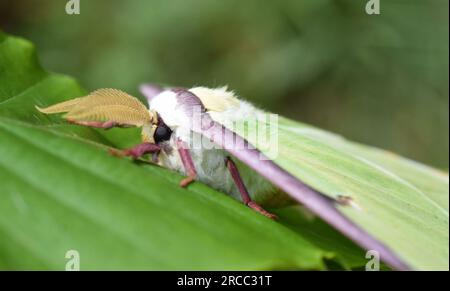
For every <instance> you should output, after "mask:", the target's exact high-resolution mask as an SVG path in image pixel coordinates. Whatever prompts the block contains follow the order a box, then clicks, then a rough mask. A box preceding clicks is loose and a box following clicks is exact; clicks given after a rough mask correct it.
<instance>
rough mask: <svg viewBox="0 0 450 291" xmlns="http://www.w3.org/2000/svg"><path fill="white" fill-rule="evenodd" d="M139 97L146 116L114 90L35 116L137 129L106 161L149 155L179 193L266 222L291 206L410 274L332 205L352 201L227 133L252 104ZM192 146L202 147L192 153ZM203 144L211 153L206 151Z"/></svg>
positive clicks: (155, 90) (224, 96) (158, 92)
mask: <svg viewBox="0 0 450 291" xmlns="http://www.w3.org/2000/svg"><path fill="white" fill-rule="evenodd" d="M141 92H142V93H143V95H144V96H145V97H146V98H147V100H148V103H149V108H147V107H146V106H145V105H144V104H143V103H141V102H140V101H139V100H138V99H137V98H135V97H133V96H131V95H129V94H127V93H125V92H122V91H120V90H116V89H99V90H96V91H94V92H92V93H90V94H89V95H87V96H84V97H79V98H75V99H72V100H69V101H65V102H61V103H58V104H54V105H51V106H49V107H46V108H39V107H37V109H38V110H39V111H40V112H42V113H45V114H54V113H65V115H64V118H65V119H66V120H67V121H69V122H71V123H74V124H78V125H83V126H89V127H97V128H104V129H108V128H112V127H140V128H141V129H142V130H141V136H142V143H141V144H138V145H136V146H134V147H132V148H129V149H125V150H112V151H111V153H112V154H114V155H118V156H131V157H133V158H135V159H137V158H140V157H142V156H143V155H145V154H152V159H153V161H154V162H156V163H158V164H160V165H162V166H164V167H167V168H170V169H173V170H175V171H178V172H180V173H182V174H184V175H186V178H184V179H183V180H181V181H180V186H181V187H187V186H188V185H189V184H190V183H192V182H194V181H195V180H199V181H201V182H204V183H206V184H208V185H210V186H211V187H213V188H216V189H218V190H220V191H222V192H225V193H227V194H229V195H231V196H233V197H235V198H237V199H238V200H241V201H242V202H243V203H244V204H245V205H247V206H248V207H250V208H252V209H254V210H255V211H256V212H258V213H260V214H262V215H264V216H266V217H268V218H270V219H276V216H275V215H274V214H272V213H270V212H268V211H267V210H266V209H265V208H264V206H265V205H271V206H278V205H283V204H286V203H290V202H292V201H296V202H298V203H301V204H302V205H304V206H305V207H306V208H308V209H309V210H311V211H312V212H314V213H315V214H316V215H317V216H319V217H321V218H322V219H323V220H324V221H326V222H327V223H329V224H330V225H332V226H333V227H335V228H336V229H337V230H339V231H340V232H342V233H343V234H344V235H346V236H347V237H348V238H350V239H351V240H353V241H354V242H356V243H357V244H359V245H360V246H361V247H363V248H365V249H367V250H376V251H377V252H378V253H379V254H380V257H381V259H382V260H383V261H384V262H385V263H386V264H388V265H390V266H391V267H392V268H394V269H397V270H407V269H409V266H408V265H407V264H406V263H405V262H404V261H403V260H402V259H400V258H399V257H398V256H397V255H396V253H394V252H393V251H392V250H391V249H390V248H389V247H387V246H386V245H385V244H383V243H382V242H380V241H379V240H377V239H375V238H374V237H373V236H371V235H370V234H369V233H368V232H366V231H365V230H363V229H362V228H361V227H359V226H358V225H356V224H355V223H353V222H352V221H351V220H349V219H348V218H347V217H346V216H344V215H343V214H342V213H341V212H340V211H338V209H337V205H350V206H351V205H352V200H351V198H349V197H346V196H342V197H338V198H337V199H332V198H330V197H328V196H326V195H323V194H322V193H320V192H319V191H317V190H315V189H314V188H312V187H310V186H308V185H307V184H306V183H304V182H302V181H301V180H300V179H298V178H297V177H295V176H293V175H292V174H291V173H290V172H289V171H287V170H285V169H283V168H282V167H280V166H279V165H277V164H276V163H274V161H273V160H271V158H270V157H268V156H267V155H265V154H263V153H262V152H261V151H260V150H259V149H258V148H256V147H255V146H254V145H252V143H250V142H249V141H248V140H246V139H245V138H244V137H242V136H241V135H239V134H237V133H236V132H234V131H233V130H231V129H230V128H229V127H227V126H225V123H228V122H231V123H232V121H233V120H239V119H242V117H243V116H247V117H248V116H253V115H258V114H260V113H261V112H262V111H261V110H259V109H257V108H256V107H255V106H253V105H252V104H250V103H248V102H246V101H243V100H241V99H239V98H238V97H236V96H235V94H234V93H232V92H230V91H228V90H227V89H226V88H217V89H209V88H205V87H196V88H191V89H185V88H159V87H157V86H151V85H143V86H141ZM194 140H200V141H206V143H203V142H201V143H200V146H198V144H197V146H196V147H193V146H192V144H193V141H194ZM208 141H209V142H210V143H211V144H212V145H214V147H209V145H208V147H207V146H206V144H207V142H208ZM237 144H238V145H240V146H236V145H237ZM279 146H280V147H282V146H283V145H282V144H281V145H279Z"/></svg>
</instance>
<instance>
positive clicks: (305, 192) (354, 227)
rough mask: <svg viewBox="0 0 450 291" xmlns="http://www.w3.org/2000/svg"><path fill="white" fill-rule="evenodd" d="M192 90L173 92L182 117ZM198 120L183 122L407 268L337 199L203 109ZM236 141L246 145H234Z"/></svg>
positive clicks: (357, 240) (187, 110) (363, 243)
mask: <svg viewBox="0 0 450 291" xmlns="http://www.w3.org/2000/svg"><path fill="white" fill-rule="evenodd" d="M194 92H195V90H179V91H178V92H177V94H178V95H179V97H180V98H179V100H189V102H184V103H183V111H185V114H186V117H189V114H190V113H191V112H192V110H193V108H194V107H195V106H201V105H202V103H203V102H202V100H201V98H199V97H197V96H195V94H194ZM197 93H198V91H197ZM181 94H183V95H184V96H183V95H181ZM195 99H197V102H194V100H195ZM201 122H202V124H201V125H203V124H204V125H205V126H199V125H195V124H193V123H189V124H187V125H186V126H188V127H189V128H190V129H191V130H192V131H194V132H197V133H199V134H201V135H203V136H204V137H206V138H208V139H209V140H211V141H212V142H214V143H215V144H217V145H219V146H220V147H221V148H223V149H224V150H226V151H228V152H229V153H230V154H231V155H233V156H234V157H236V158H237V159H239V160H240V161H242V162H243V163H245V164H246V165H247V166H249V167H250V168H252V169H253V170H255V171H256V172H257V173H259V174H260V175H262V176H263V177H265V178H266V179H267V180H268V181H270V182H271V183H272V184H273V185H275V186H277V187H278V188H280V189H281V190H282V191H284V192H285V193H286V194H288V195H289V196H291V197H292V198H294V199H295V200H297V201H298V202H299V203H301V204H303V205H304V206H305V207H307V208H309V209H310V210H311V211H312V212H314V213H315V214H316V215H318V216H319V217H320V218H322V219H323V220H324V221H326V222H327V223H328V224H330V225H332V226H333V227H334V228H336V229H337V230H339V231H340V232H341V233H343V234H344V235H346V236H347V237H348V238H350V239H351V240H353V241H354V242H355V243H357V244H358V245H360V246H361V247H363V248H365V249H367V250H376V251H377V252H378V253H379V255H380V257H381V258H382V259H383V261H384V262H385V263H387V264H388V265H390V266H391V267H393V268H394V269H398V270H409V269H410V266H409V265H408V264H406V263H405V262H404V261H403V259H401V258H400V257H399V256H398V255H397V254H396V253H395V252H393V251H392V250H391V249H390V247H388V246H387V245H385V244H384V242H381V241H379V240H378V239H376V238H375V237H374V236H372V235H371V234H370V233H368V232H367V231H366V230H365V229H363V228H361V227H360V226H359V225H358V224H357V223H355V222H353V221H352V220H351V219H349V218H348V217H347V216H346V215H344V214H343V213H341V210H340V209H338V206H337V202H338V201H336V200H335V199H332V198H330V197H327V196H326V195H325V194H322V193H320V192H318V191H317V190H315V189H314V188H312V187H310V186H309V185H307V184H305V183H304V182H302V181H301V180H300V179H299V178H298V177H296V176H294V175H293V174H291V173H290V172H288V171H286V170H285V169H283V168H281V167H280V166H279V165H277V164H276V163H275V162H274V161H272V160H271V159H269V158H268V157H267V156H266V155H264V154H263V153H262V152H261V151H260V150H259V149H257V148H256V147H254V146H253V145H252V144H251V143H250V142H249V141H247V140H246V139H244V138H243V137H241V136H240V135H238V134H237V133H235V132H233V131H231V130H230V129H228V128H227V127H226V126H225V125H223V124H221V123H220V122H217V121H216V120H214V119H213V118H212V117H211V116H210V114H209V113H208V112H204V113H203V116H202V118H201ZM206 125H207V126H206ZM236 144H240V145H246V146H244V147H236V146H235V145H236Z"/></svg>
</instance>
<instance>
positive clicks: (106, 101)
mask: <svg viewBox="0 0 450 291" xmlns="http://www.w3.org/2000/svg"><path fill="white" fill-rule="evenodd" d="M36 108H37V109H38V110H39V111H40V112H42V113H45V114H54V113H66V114H65V115H64V118H65V119H67V120H72V121H102V122H106V121H113V122H117V123H119V124H126V125H132V126H142V125H143V124H145V123H149V122H151V120H152V118H153V117H152V116H151V114H150V112H149V111H148V110H147V108H146V107H145V105H144V104H142V103H141V102H140V101H139V100H138V99H137V98H135V97H133V96H131V95H129V94H127V93H125V92H123V91H120V90H117V89H99V90H96V91H94V92H92V93H90V94H89V95H87V96H85V97H80V98H75V99H72V100H68V101H64V102H61V103H58V104H55V105H52V106H49V107H46V108H39V107H36Z"/></svg>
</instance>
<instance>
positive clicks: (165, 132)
mask: <svg viewBox="0 0 450 291" xmlns="http://www.w3.org/2000/svg"><path fill="white" fill-rule="evenodd" d="M171 135H172V131H171V130H170V128H169V127H167V125H165V124H159V125H158V127H157V128H156V131H155V135H154V138H155V142H156V143H159V142H162V141H166V140H169V139H170V136H171Z"/></svg>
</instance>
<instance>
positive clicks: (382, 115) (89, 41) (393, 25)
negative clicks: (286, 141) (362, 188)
mask: <svg viewBox="0 0 450 291" xmlns="http://www.w3.org/2000/svg"><path fill="white" fill-rule="evenodd" d="M66 2H67V1H66V0H35V1H33V0H1V1H0V29H2V30H4V31H6V32H8V33H12V34H16V35H20V36H23V37H25V38H28V39H30V40H31V41H33V42H34V43H35V44H36V45H37V47H38V52H39V57H40V59H41V61H42V63H43V65H44V67H45V68H47V69H50V70H52V71H55V72H60V73H65V74H68V75H72V76H74V77H75V78H77V79H78V80H80V81H81V83H82V84H83V86H85V87H86V88H87V89H96V88H100V87H115V88H121V89H124V90H126V91H128V92H130V93H133V94H138V91H137V87H138V85H139V84H140V83H142V82H154V83H162V84H171V85H176V86H194V85H204V86H222V85H226V84H227V85H229V87H230V88H231V89H233V90H235V91H236V92H238V93H239V94H240V95H241V96H243V97H245V98H246V99H249V100H251V101H253V102H254V103H256V104H257V105H259V106H260V107H262V108H265V109H268V110H270V111H274V112H277V113H281V114H283V115H285V116H288V117H291V118H293V119H297V120H301V121H304V122H307V123H311V124H313V125H316V126H319V127H322V128H324V129H327V130H331V131H333V132H336V133H339V134H342V135H344V136H346V137H348V138H351V139H353V140H356V141H359V142H363V143H367V144H371V145H375V146H379V147H382V148H385V149H389V150H392V151H395V152H398V153H400V154H403V155H405V156H407V157H410V158H413V159H417V160H419V161H422V162H425V163H429V164H431V165H434V166H437V167H440V168H443V169H448V164H449V155H448V154H449V135H448V131H449V128H448V127H449V111H448V110H449V107H448V106H449V103H448V102H449V87H448V81H449V72H448V67H449V58H448V54H449V49H448V41H449V39H448V33H449V31H448V30H449V26H448V0H428V1H424V0H420V1H419V0H380V3H381V15H367V14H366V13H365V5H366V2H367V1H366V0H308V1H305V0H292V1H270V2H269V1H257V0H246V1H237V0H226V1H223V0H222V1H219V0H171V1H169V0H158V1H149V0H130V1H118V0H117V1H114V0H80V3H81V14H80V15H67V14H66V13H65V5H66Z"/></svg>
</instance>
